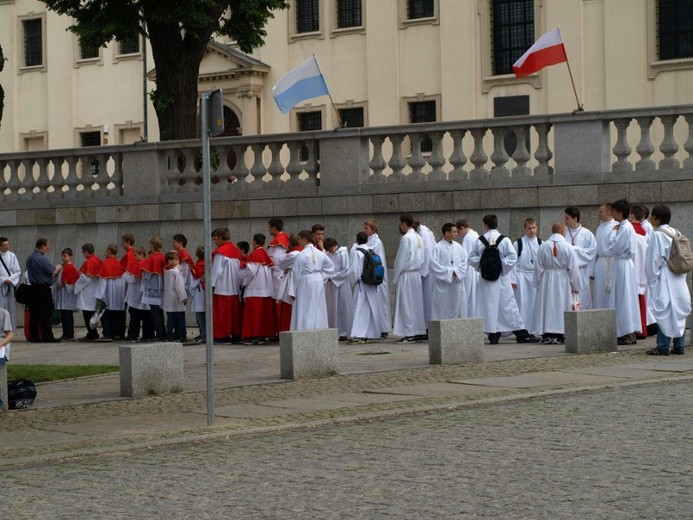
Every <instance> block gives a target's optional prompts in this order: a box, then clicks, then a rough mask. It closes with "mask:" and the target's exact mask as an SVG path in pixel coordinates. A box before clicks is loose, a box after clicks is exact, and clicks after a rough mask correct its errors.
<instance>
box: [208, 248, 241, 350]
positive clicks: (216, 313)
mask: <svg viewBox="0 0 693 520" xmlns="http://www.w3.org/2000/svg"><path fill="white" fill-rule="evenodd" d="M216 255H222V256H225V257H227V258H235V259H237V260H238V261H239V262H240V260H241V252H240V251H239V250H238V248H237V247H236V244H234V243H233V242H224V243H223V244H222V245H220V246H219V247H217V248H216V249H215V250H214V251H212V259H214V257H215V256H216ZM212 324H213V328H214V330H213V332H212V333H213V336H212V337H213V338H214V339H225V338H228V337H233V336H236V337H240V336H241V333H242V331H243V314H242V309H241V300H240V298H239V297H238V295H237V294H216V293H213V294H212Z"/></svg>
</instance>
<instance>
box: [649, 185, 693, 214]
mask: <svg viewBox="0 0 693 520" xmlns="http://www.w3.org/2000/svg"><path fill="white" fill-rule="evenodd" d="M661 200H662V201H666V203H667V204H668V203H669V202H674V201H686V202H688V201H690V200H693V181H687V180H686V181H684V180H680V181H677V182H663V183H662V198H661ZM653 201H656V200H653ZM656 202H659V201H656ZM672 214H673V213H672Z"/></svg>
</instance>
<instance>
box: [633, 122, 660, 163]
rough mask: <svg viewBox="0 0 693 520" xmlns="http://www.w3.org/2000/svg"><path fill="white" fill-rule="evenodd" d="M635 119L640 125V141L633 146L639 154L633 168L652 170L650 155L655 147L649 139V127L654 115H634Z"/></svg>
mask: <svg viewBox="0 0 693 520" xmlns="http://www.w3.org/2000/svg"><path fill="white" fill-rule="evenodd" d="M635 120H636V121H637V122H638V125H640V142H639V143H638V146H636V147H635V151H636V152H638V154H640V160H639V161H638V162H636V163H635V170H636V171H652V170H654V169H655V163H654V161H653V160H652V159H650V156H651V155H652V154H653V153H654V151H655V149H654V146H653V145H652V140H651V139H650V127H651V126H652V121H654V117H652V116H646V117H636V118H635Z"/></svg>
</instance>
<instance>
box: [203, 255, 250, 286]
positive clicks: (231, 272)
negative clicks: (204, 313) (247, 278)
mask: <svg viewBox="0 0 693 520" xmlns="http://www.w3.org/2000/svg"><path fill="white" fill-rule="evenodd" d="M210 277H211V286H212V287H213V288H214V294H218V295H219V296H236V295H238V294H239V293H240V292H241V285H242V284H243V273H242V272H241V262H240V260H238V258H229V257H228V256H224V255H222V254H216V255H214V260H213V261H212V269H211V272H210ZM209 285H210V284H207V286H208V287H209Z"/></svg>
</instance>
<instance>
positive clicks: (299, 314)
mask: <svg viewBox="0 0 693 520" xmlns="http://www.w3.org/2000/svg"><path fill="white" fill-rule="evenodd" d="M333 270H334V264H333V263H332V260H330V259H329V258H328V257H327V255H326V254H325V253H323V252H322V251H320V250H319V249H317V248H316V247H315V246H313V244H307V245H306V246H305V247H304V248H303V251H301V253H300V254H299V255H298V256H297V257H296V259H295V261H294V265H293V267H292V270H291V277H292V280H291V283H292V285H293V292H294V294H295V295H296V301H295V302H294V308H293V312H292V313H291V330H310V329H326V328H328V323H327V305H326V304H325V281H324V280H325V278H327V277H329V275H330V274H331V273H332V271H333Z"/></svg>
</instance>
